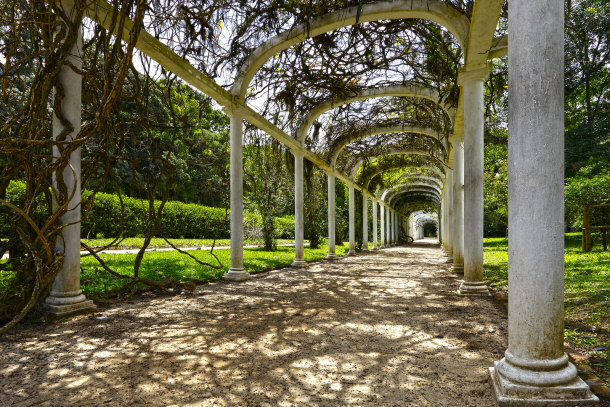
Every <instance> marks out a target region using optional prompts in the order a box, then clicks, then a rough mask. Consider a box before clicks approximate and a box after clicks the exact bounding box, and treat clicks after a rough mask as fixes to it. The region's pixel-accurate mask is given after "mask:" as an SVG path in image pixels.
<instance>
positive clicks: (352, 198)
mask: <svg viewBox="0 0 610 407" xmlns="http://www.w3.org/2000/svg"><path fill="white" fill-rule="evenodd" d="M348 191H349V202H348V209H349V219H348V223H349V251H348V252H347V255H348V256H353V255H354V254H356V219H355V214H354V211H355V210H354V206H355V203H356V192H355V190H354V187H349V188H348Z"/></svg>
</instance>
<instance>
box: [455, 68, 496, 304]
mask: <svg viewBox="0 0 610 407" xmlns="http://www.w3.org/2000/svg"><path fill="white" fill-rule="evenodd" d="M476 73H477V74H479V76H478V77H472V76H471V78H472V80H470V81H468V82H465V83H463V84H462V87H463V91H464V162H465V163H468V165H465V166H464V231H465V233H464V281H463V282H462V284H461V286H460V288H459V289H458V293H459V294H460V295H489V290H488V289H487V285H486V284H485V281H484V279H483V130H484V129H483V122H484V112H483V81H484V80H485V79H486V78H487V75H488V73H489V69H487V68H485V69H480V70H478V71H477V72H476Z"/></svg>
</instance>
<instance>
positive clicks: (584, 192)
mask: <svg viewBox="0 0 610 407" xmlns="http://www.w3.org/2000/svg"><path fill="white" fill-rule="evenodd" d="M588 163H590V164H588ZM588 163H587V164H585V165H583V166H582V167H581V168H580V169H579V170H578V172H577V173H576V175H575V176H573V177H571V178H569V179H568V180H567V182H566V187H565V200H566V217H567V219H568V222H569V224H570V226H572V227H574V228H580V227H582V214H583V209H584V207H585V206H588V205H596V204H606V203H610V159H609V158H606V159H605V160H604V159H600V158H593V157H592V158H591V159H590V160H589V161H588ZM606 213H607V212H604V211H601V210H594V211H592V213H591V222H592V223H591V224H592V225H598V226H604V225H610V217H608V216H607V215H606V216H605V217H602V216H603V214H606Z"/></svg>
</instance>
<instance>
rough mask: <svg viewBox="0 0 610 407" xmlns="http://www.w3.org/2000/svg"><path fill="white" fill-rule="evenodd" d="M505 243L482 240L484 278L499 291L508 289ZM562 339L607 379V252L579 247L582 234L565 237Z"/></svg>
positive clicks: (609, 274) (609, 367)
mask: <svg viewBox="0 0 610 407" xmlns="http://www.w3.org/2000/svg"><path fill="white" fill-rule="evenodd" d="M507 249H508V242H507V241H506V240H504V239H503V238H487V239H485V277H486V279H487V281H488V282H489V284H490V286H491V287H492V288H493V289H495V290H498V291H504V292H506V291H507V290H508V281H507V278H508V254H507ZM564 328H565V329H564V334H565V339H566V341H567V342H569V343H571V344H572V345H573V346H574V347H575V348H576V349H578V350H580V351H582V352H584V353H586V354H588V355H590V356H591V363H592V365H593V366H594V367H595V368H596V369H597V371H598V372H599V373H600V374H601V376H602V379H603V380H604V381H605V382H606V383H609V382H610V251H606V252H604V251H603V250H602V248H601V247H599V246H598V247H594V248H593V251H592V252H589V253H583V252H582V250H581V233H580V232H576V233H567V234H566V240H565V327H564Z"/></svg>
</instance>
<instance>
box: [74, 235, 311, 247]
mask: <svg viewBox="0 0 610 407" xmlns="http://www.w3.org/2000/svg"><path fill="white" fill-rule="evenodd" d="M113 240H114V239H83V242H85V244H87V245H88V246H91V247H104V246H106V245H109V244H110V243H112V241H113ZM169 241H170V242H172V243H173V244H174V245H176V246H178V247H200V246H212V243H214V239H169ZM305 242H306V243H307V241H305ZM143 244H144V238H142V237H127V238H125V239H122V240H120V241H119V242H117V243H115V244H113V245H112V248H116V249H139V248H140V247H142V245H143ZM215 244H216V246H217V247H219V246H229V245H230V244H231V239H216V243H215ZM244 244H245V245H247V246H250V245H263V244H264V241H263V240H262V239H245V240H244ZM277 244H278V245H279V244H294V240H293V239H277ZM149 247H150V248H159V247H170V246H169V245H168V244H167V242H166V241H165V239H162V238H159V237H154V238H152V239H151V241H150V245H149Z"/></svg>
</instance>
